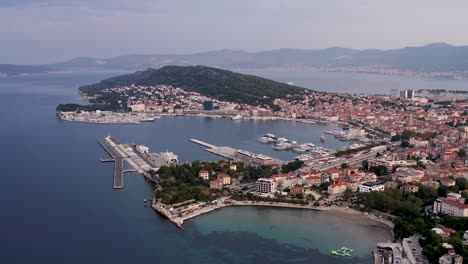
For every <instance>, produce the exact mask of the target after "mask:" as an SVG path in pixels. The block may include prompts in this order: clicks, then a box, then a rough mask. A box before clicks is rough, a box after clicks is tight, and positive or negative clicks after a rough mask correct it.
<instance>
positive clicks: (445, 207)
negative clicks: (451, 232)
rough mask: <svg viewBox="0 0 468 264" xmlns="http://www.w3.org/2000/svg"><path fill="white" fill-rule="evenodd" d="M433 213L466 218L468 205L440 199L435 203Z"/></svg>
mask: <svg viewBox="0 0 468 264" xmlns="http://www.w3.org/2000/svg"><path fill="white" fill-rule="evenodd" d="M433 212H434V213H435V214H438V213H441V214H446V215H451V216H461V217H466V216H468V205H466V204H462V203H460V202H458V201H454V200H450V199H444V198H439V199H437V200H435V201H434V205H433Z"/></svg>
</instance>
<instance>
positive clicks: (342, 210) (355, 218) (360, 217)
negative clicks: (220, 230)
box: [151, 199, 394, 237]
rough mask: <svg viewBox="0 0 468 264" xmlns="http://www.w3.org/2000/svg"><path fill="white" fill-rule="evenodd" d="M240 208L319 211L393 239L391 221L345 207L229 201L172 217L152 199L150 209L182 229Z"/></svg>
mask: <svg viewBox="0 0 468 264" xmlns="http://www.w3.org/2000/svg"><path fill="white" fill-rule="evenodd" d="M242 206H260V207H276V208H288V209H305V210H314V211H321V212H326V213H328V214H330V215H333V216H335V217H340V218H343V219H346V220H348V221H351V222H354V223H356V224H361V225H367V226H377V227H381V228H385V229H387V230H389V231H390V232H391V234H392V237H394V234H393V223H392V222H391V221H387V220H384V219H381V218H378V217H375V216H373V215H370V214H367V213H363V212H360V211H357V210H355V209H352V208H347V207H339V206H331V207H311V206H306V205H296V204H289V203H271V202H253V201H233V200H230V201H229V203H222V204H217V205H210V206H209V207H206V208H203V209H200V210H197V211H196V212H193V213H191V214H188V215H185V216H177V217H174V216H172V214H171V213H170V212H169V210H167V209H166V208H165V207H164V206H163V205H162V204H160V203H157V202H156V201H155V200H154V199H153V203H152V205H151V207H152V208H153V209H154V210H155V211H156V212H158V213H159V214H161V215H162V216H164V217H166V218H167V219H168V220H169V221H171V222H172V223H173V224H175V225H176V226H177V227H178V228H180V229H184V228H183V224H184V222H185V221H187V220H190V219H192V218H195V217H198V216H200V215H204V214H208V213H211V212H214V211H217V210H220V209H223V208H226V207H242Z"/></svg>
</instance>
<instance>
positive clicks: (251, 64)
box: [0, 43, 468, 73]
mask: <svg viewBox="0 0 468 264" xmlns="http://www.w3.org/2000/svg"><path fill="white" fill-rule="evenodd" d="M166 65H179V66H187V65H206V66H212V67H219V68H224V69H231V70H232V69H234V70H235V69H262V68H301V67H304V68H321V69H324V68H326V69H331V70H333V69H349V68H354V69H358V70H359V69H361V70H362V69H364V70H363V72H365V71H366V69H385V70H397V71H401V72H404V71H411V72H422V73H427V72H465V71H468V46H452V45H450V44H446V43H432V44H429V45H426V46H422V47H405V48H400V49H391V50H377V49H368V50H355V49H348V48H328V49H322V50H304V49H277V50H271V51H262V52H256V53H252V52H245V51H236V50H219V51H210V52H202V53H195V54H188V55H176V54H155V55H125V56H119V57H113V58H108V59H97V58H90V57H79V58H75V59H72V60H69V61H65V62H61V63H56V64H51V65H42V66H41V67H46V68H52V69H57V70H92V69H106V70H111V69H112V70H129V71H134V70H135V71H136V70H144V69H147V68H160V67H163V66H166ZM0 72H2V70H1V68H0ZM376 72H377V73H379V72H378V71H376ZM382 73H385V72H382Z"/></svg>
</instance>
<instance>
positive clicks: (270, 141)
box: [258, 137, 276, 143]
mask: <svg viewBox="0 0 468 264" xmlns="http://www.w3.org/2000/svg"><path fill="white" fill-rule="evenodd" d="M258 141H260V142H262V143H273V142H275V141H276V140H274V139H272V138H270V137H261V138H259V139H258Z"/></svg>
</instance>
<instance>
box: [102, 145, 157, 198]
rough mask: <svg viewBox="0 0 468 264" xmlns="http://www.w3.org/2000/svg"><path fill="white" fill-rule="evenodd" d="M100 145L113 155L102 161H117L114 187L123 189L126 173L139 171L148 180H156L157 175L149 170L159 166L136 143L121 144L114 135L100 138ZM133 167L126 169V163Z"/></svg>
mask: <svg viewBox="0 0 468 264" xmlns="http://www.w3.org/2000/svg"><path fill="white" fill-rule="evenodd" d="M98 142H99V145H101V146H102V148H103V149H104V150H105V151H106V152H107V153H108V154H109V155H110V156H111V157H112V158H110V159H106V158H101V159H100V160H101V161H102V162H115V164H114V179H113V185H112V187H113V188H114V189H123V176H124V173H128V172H138V173H140V174H142V175H143V176H144V177H145V178H146V179H147V180H149V181H152V182H156V181H157V176H155V175H152V174H150V173H149V172H148V170H149V169H153V170H155V171H156V170H157V167H159V165H158V164H156V163H155V162H154V161H152V160H151V158H150V157H149V156H148V155H145V154H143V153H140V152H139V151H138V150H137V149H136V147H135V146H134V145H128V144H121V143H120V142H119V141H118V140H117V139H115V138H114V137H110V136H108V137H106V138H104V139H102V140H98ZM125 162H127V164H128V165H129V166H130V167H131V168H130V169H124V163H125Z"/></svg>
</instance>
